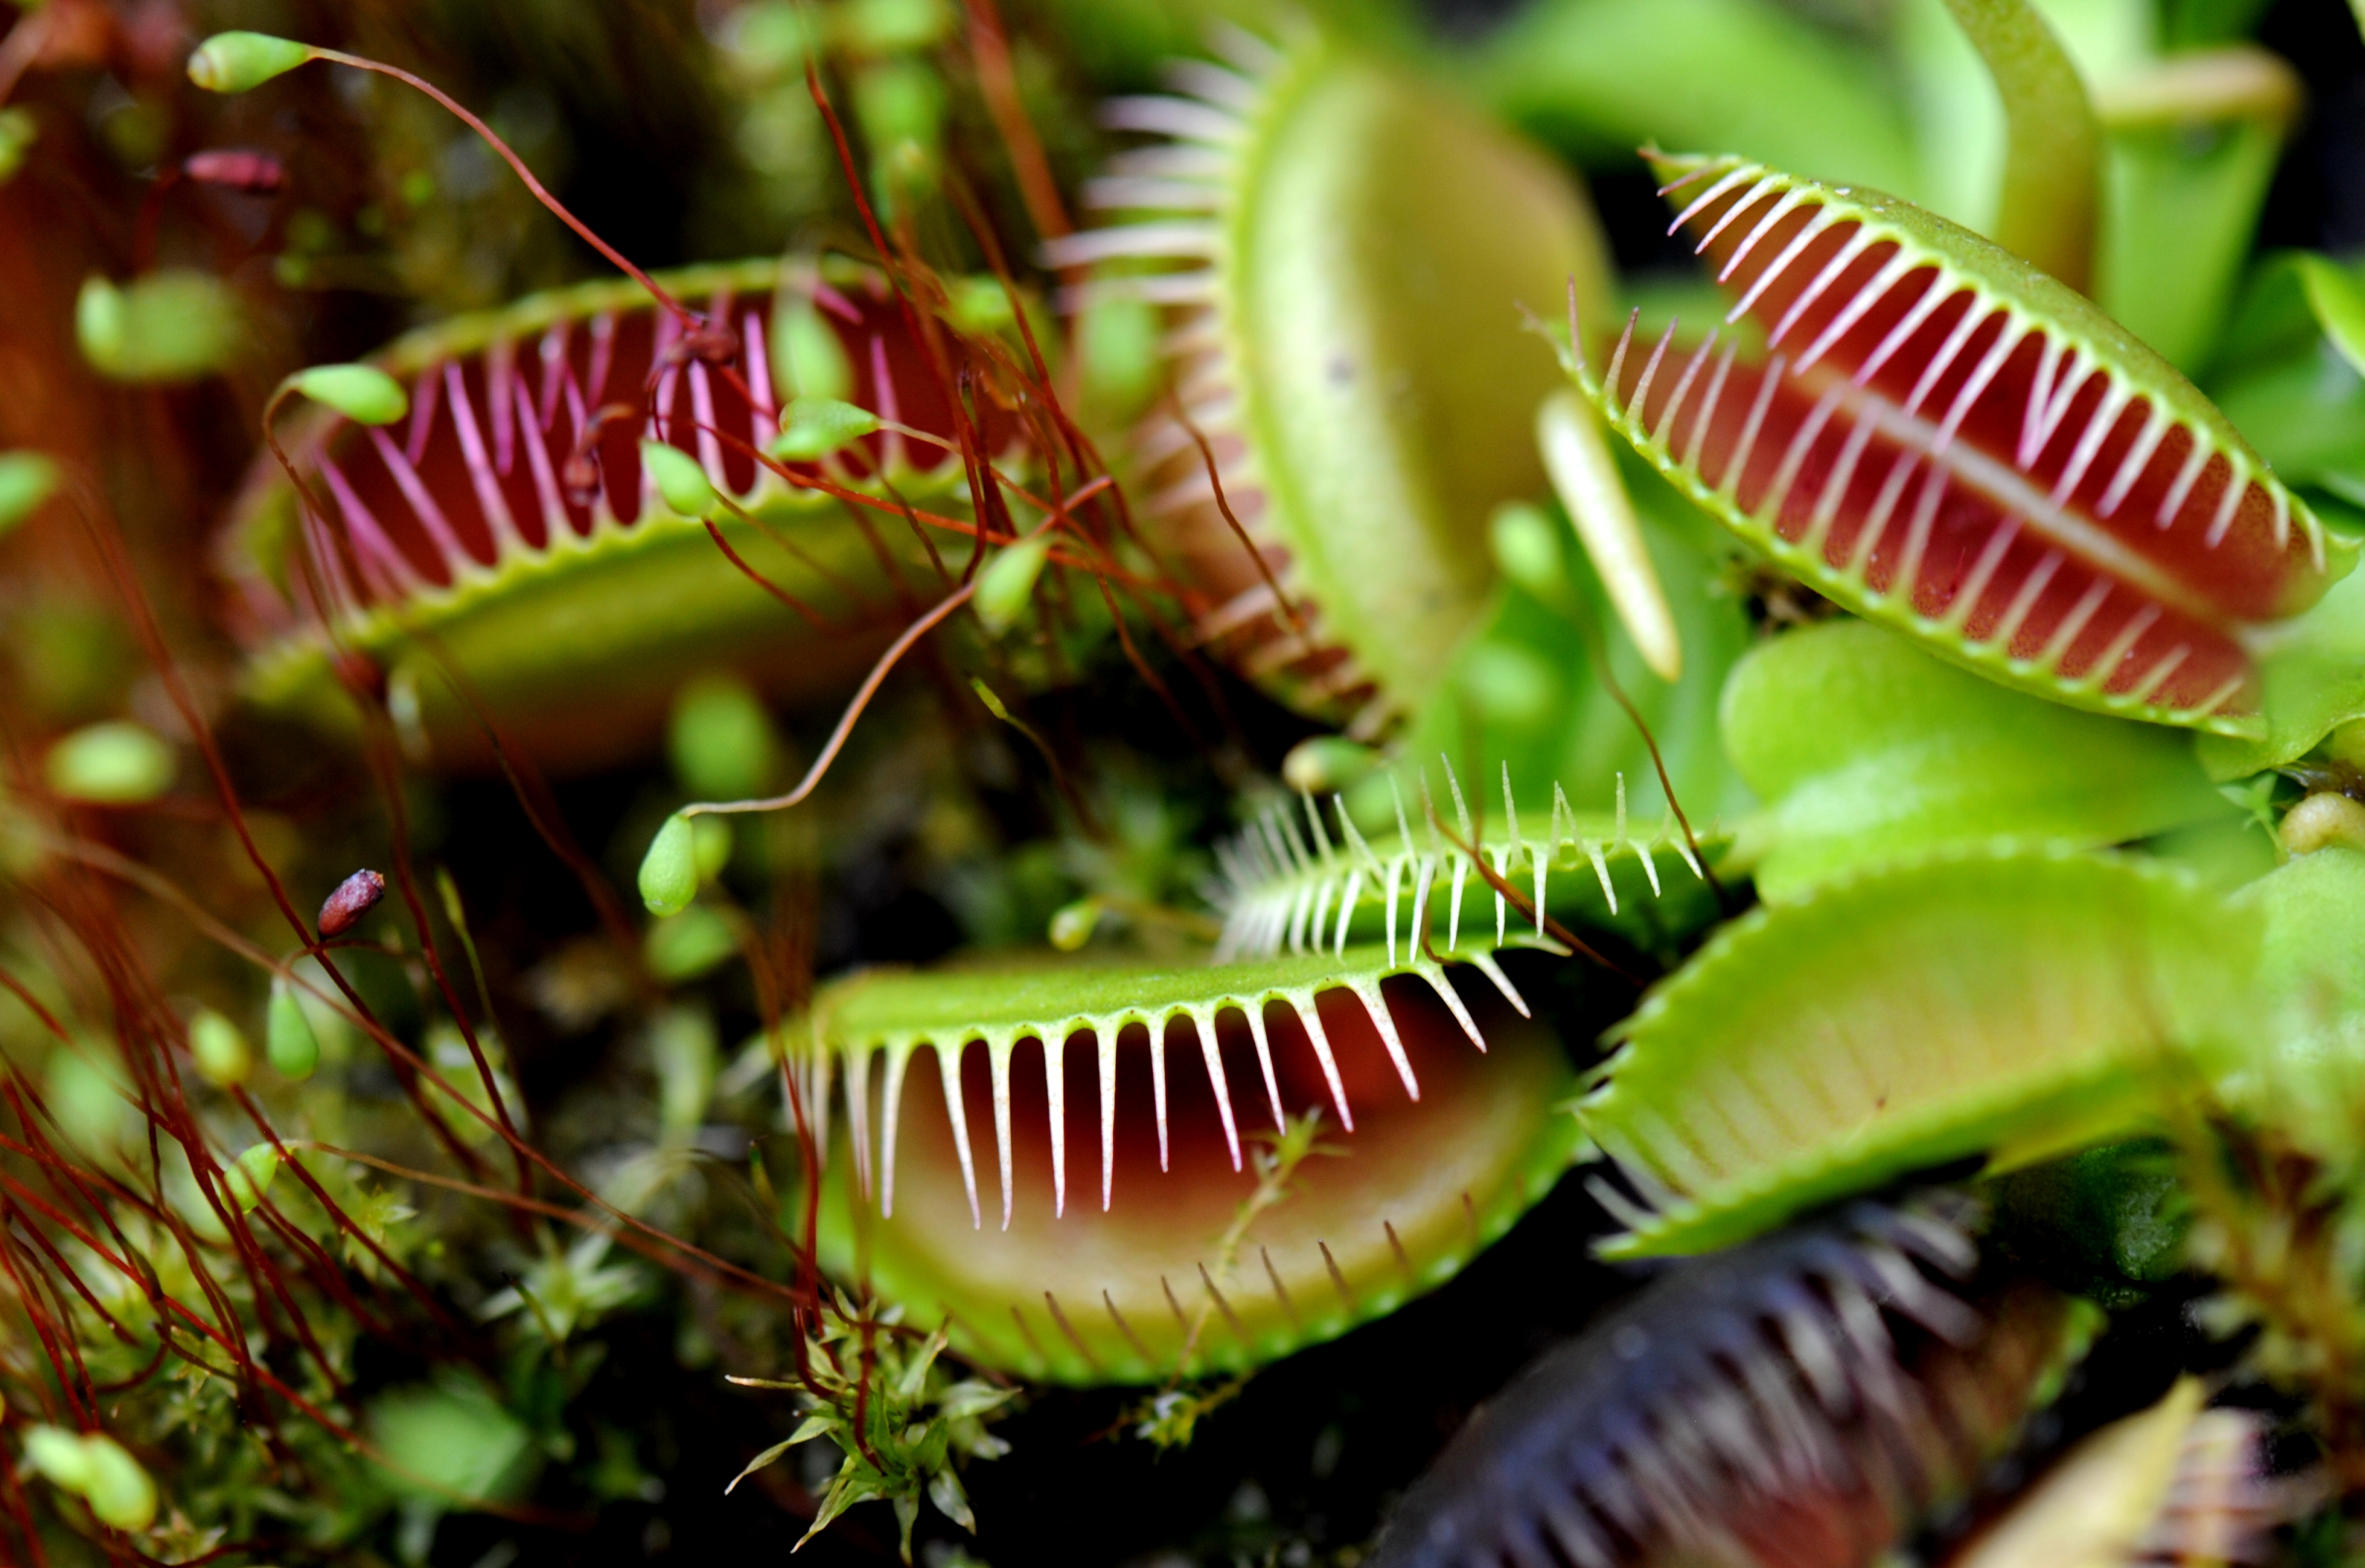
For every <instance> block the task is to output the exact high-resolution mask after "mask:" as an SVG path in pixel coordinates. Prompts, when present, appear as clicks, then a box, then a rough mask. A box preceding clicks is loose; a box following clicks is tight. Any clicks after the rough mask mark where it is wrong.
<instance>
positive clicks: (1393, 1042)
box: [1347, 980, 1420, 1103]
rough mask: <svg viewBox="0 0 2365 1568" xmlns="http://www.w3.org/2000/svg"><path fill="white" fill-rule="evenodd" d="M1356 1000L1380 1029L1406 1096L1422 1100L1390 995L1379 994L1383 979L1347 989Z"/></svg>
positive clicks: (1374, 1025)
mask: <svg viewBox="0 0 2365 1568" xmlns="http://www.w3.org/2000/svg"><path fill="white" fill-rule="evenodd" d="M1347 989H1348V990H1349V991H1352V992H1353V993H1354V996H1355V1000H1356V1001H1358V1002H1362V1004H1363V1011H1364V1012H1365V1013H1366V1014H1369V1015H1370V1016H1371V1020H1372V1027H1373V1028H1374V1029H1377V1030H1378V1031H1379V1032H1380V1044H1381V1045H1383V1046H1384V1047H1387V1053H1388V1060H1389V1061H1390V1062H1392V1063H1394V1064H1395V1070H1396V1076H1397V1077H1398V1078H1400V1079H1402V1080H1404V1086H1405V1095H1406V1097H1407V1099H1410V1100H1412V1101H1414V1102H1415V1103H1418V1101H1419V1099H1420V1080H1419V1079H1418V1078H1416V1077H1414V1076H1413V1070H1412V1061H1411V1058H1407V1056H1406V1055H1405V1048H1404V1039H1403V1037H1402V1036H1399V1035H1398V1034H1397V1033H1396V1021H1395V1017H1394V1016H1393V1015H1392V1014H1390V1013H1389V1012H1388V1002H1387V998H1386V997H1384V996H1383V995H1381V994H1380V982H1379V981H1377V980H1358V981H1356V982H1355V983H1354V984H1352V985H1350V986H1349V987H1348V988H1347Z"/></svg>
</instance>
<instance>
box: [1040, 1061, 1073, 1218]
mask: <svg viewBox="0 0 2365 1568" xmlns="http://www.w3.org/2000/svg"><path fill="white" fill-rule="evenodd" d="M1043 1092H1044V1098H1045V1099H1046V1100H1047V1101H1048V1103H1049V1107H1050V1117H1051V1214H1052V1217H1053V1218H1055V1219H1064V1218H1066V1217H1067V1214H1068V1032H1067V1031H1066V1030H1065V1029H1046V1030H1045V1031H1044V1032H1043Z"/></svg>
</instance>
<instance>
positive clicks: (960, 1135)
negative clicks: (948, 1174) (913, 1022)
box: [935, 1046, 985, 1230]
mask: <svg viewBox="0 0 2365 1568" xmlns="http://www.w3.org/2000/svg"><path fill="white" fill-rule="evenodd" d="M935 1048H936V1071H937V1074H938V1076H940V1077H941V1078H942V1079H943V1080H944V1085H945V1114H946V1117H947V1119H948V1120H949V1121H950V1122H951V1123H952V1127H953V1148H954V1149H955V1151H957V1152H958V1154H959V1155H960V1168H961V1185H962V1186H963V1187H964V1188H966V1189H967V1190H968V1192H969V1223H970V1229H972V1230H983V1229H984V1228H985V1215H984V1214H983V1212H982V1211H981V1210H980V1209H979V1208H978V1206H977V1162H976V1161H975V1160H974V1159H971V1158H970V1151H969V1110H968V1108H967V1107H966V1106H965V1105H963V1104H962V1103H961V1081H960V1078H961V1075H960V1052H959V1051H958V1050H950V1051H948V1050H946V1049H945V1048H944V1047H941V1046H939V1047H935Z"/></svg>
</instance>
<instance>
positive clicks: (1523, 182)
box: [1051, 34, 1608, 738]
mask: <svg viewBox="0 0 2365 1568" xmlns="http://www.w3.org/2000/svg"><path fill="white" fill-rule="evenodd" d="M1229 47H1230V50H1231V53H1230V57H1229V58H1227V59H1226V60H1225V61H1224V62H1221V63H1220V64H1218V63H1213V62H1193V63H1190V64H1188V65H1184V66H1179V67H1177V68H1176V71H1175V73H1174V76H1173V80H1174V82H1175V84H1176V86H1177V89H1178V91H1177V92H1176V94H1175V95H1171V96H1161V97H1151V98H1141V99H1127V100H1120V101H1119V102H1118V103H1116V104H1115V105H1113V106H1110V108H1109V109H1108V110H1107V118H1108V119H1109V123H1111V124H1112V125H1114V126H1115V127H1117V128H1119V129H1128V130H1138V131H1141V132H1145V133H1149V134H1150V135H1153V136H1157V137H1160V138H1163V139H1165V140H1161V141H1158V142H1153V143H1150V144H1149V145H1146V146H1144V147H1141V148H1139V149H1138V150H1136V151H1131V152H1128V153H1126V154H1123V155H1121V156H1120V158H1119V159H1118V161H1117V162H1115V164H1114V165H1113V166H1112V167H1111V170H1110V172H1109V174H1107V175H1106V176H1105V177H1104V179H1103V180H1102V181H1101V182H1099V183H1098V184H1096V185H1094V186H1093V187H1092V189H1091V191H1090V192H1089V193H1088V194H1089V197H1090V199H1091V201H1092V202H1093V205H1094V206H1096V207H1103V208H1104V209H1107V210H1111V211H1114V212H1119V213H1123V214H1126V215H1128V216H1129V218H1130V221H1128V222H1126V223H1123V224H1119V225H1117V226H1115V227H1110V228H1105V229H1100V230H1091V231H1088V232H1086V233H1082V234H1079V235H1076V236H1073V237H1071V238H1070V239H1067V240H1063V241H1058V242H1057V243H1055V244H1054V245H1053V247H1052V248H1051V259H1052V260H1053V261H1054V262H1055V263H1058V264H1062V265H1073V266H1081V265H1087V264H1093V263H1119V262H1125V263H1132V262H1136V261H1144V262H1149V263H1160V262H1166V261H1169V260H1172V261H1180V262H1183V263H1187V264H1186V266H1185V267H1184V268H1183V269H1182V270H1166V271H1157V272H1148V273H1138V272H1129V271H1128V272H1115V271H1111V272H1107V273H1104V274H1102V275H1100V276H1098V277H1096V278H1095V280H1094V281H1093V282H1092V283H1091V284H1089V285H1087V287H1088V288H1090V289H1091V290H1093V291H1095V292H1097V293H1105V294H1111V295H1121V296H1130V297H1138V298H1141V299H1144V300H1148V301H1149V302H1151V303H1154V304H1158V305H1160V306H1166V307H1171V310H1172V313H1173V316H1174V321H1173V324H1172V326H1171V329H1170V333H1169V337H1168V340H1167V353H1168V355H1169V358H1170V362H1171V366H1172V370H1173V375H1174V379H1175V389H1174V394H1173V402H1172V405H1171V407H1170V409H1168V411H1167V412H1166V413H1164V414H1162V415H1160V416H1158V417H1155V418H1154V419H1153V420H1152V423H1151V425H1150V427H1149V430H1148V431H1145V433H1144V434H1143V436H1142V437H1141V438H1140V441H1139V442H1138V462H1139V464H1140V465H1142V467H1143V470H1144V473H1145V476H1146V478H1147V482H1148V485H1149V493H1148V495H1147V497H1146V498H1145V499H1144V501H1143V502H1142V505H1141V510H1142V512H1143V514H1144V517H1145V519H1146V520H1147V521H1149V523H1151V524H1152V525H1153V526H1154V528H1155V530H1156V532H1157V534H1158V536H1159V537H1160V539H1161V540H1163V541H1164V542H1165V543H1166V546H1167V547H1168V548H1170V549H1171V551H1173V552H1174V553H1175V554H1177V556H1178V557H1179V559H1180V561H1181V563H1182V565H1183V567H1184V569H1185V571H1186V573H1187V575H1188V576H1189V577H1190V579H1191V581H1192V583H1193V585H1194V588H1196V590H1197V592H1198V593H1199V594H1200V596H1201V602H1202V603H1203V604H1204V607H1205V608H1204V610H1203V611H1202V612H1201V614H1200V616H1199V622H1198V628H1197V632H1198V635H1199V636H1200V637H1201V638H1202V639H1204V640H1205V641H1207V642H1209V643H1211V644H1214V645H1216V647H1217V648H1219V649H1220V650H1222V651H1224V652H1225V654H1226V655H1227V657H1229V658H1230V659H1232V660H1233V661H1234V662H1236V663H1237V664H1238V665H1239V667H1240V668H1241V669H1242V670H1243V671H1244V672H1245V673H1247V674H1248V675H1249V676H1250V678H1254V679H1257V680H1260V681H1261V682H1264V683H1265V684H1267V685H1269V686H1271V687H1272V689H1275V690H1276V691H1277V692H1279V693H1281V694H1282V695H1283V697H1284V699H1285V700H1290V701H1292V702H1294V703H1296V704H1298V705H1300V706H1303V707H1305V708H1306V709H1307V710H1308V711H1314V712H1317V713H1322V714H1326V715H1335V716H1338V717H1340V718H1343V719H1344V720H1345V721H1346V722H1347V723H1348V726H1349V728H1350V730H1351V733H1352V734H1355V735H1356V736H1358V737H1359V738H1370V737H1373V736H1375V735H1377V734H1380V733H1381V732H1382V731H1384V730H1385V729H1386V728H1388V727H1390V726H1391V724H1392V723H1393V722H1395V720H1396V719H1397V717H1398V716H1399V715H1401V714H1402V713H1403V712H1404V711H1406V710H1407V708H1409V707H1410V706H1411V705H1413V704H1415V703H1417V702H1418V700H1420V699H1421V698H1422V697H1424V696H1425V695H1427V694H1428V693H1429V691H1430V690H1431V689H1434V687H1435V685H1436V681H1437V677H1438V673H1439V670H1440V666H1441V662H1442V660H1443V658H1444V657H1445V656H1446V655H1448V654H1449V653H1450V652H1451V650H1452V647H1453V646H1454V644H1456V643H1457V642H1458V641H1459V640H1460V639H1461V637H1462V636H1463V634H1464V633H1466V632H1467V631H1468V630H1469V628H1470V626H1471V625H1472V624H1473V622H1474V620H1475V619H1476V617H1477V614H1478V612H1479V609H1480V606H1481V604H1482V603H1483V600H1484V598H1485V592H1486V589H1487V587H1488V579H1489V577H1491V572H1490V570H1489V566H1488V563H1487V562H1486V561H1485V558H1484V557H1483V556H1479V555H1474V554H1473V553H1472V552H1470V551H1469V550H1468V549H1467V548H1466V547H1465V544H1466V541H1467V539H1468V537H1469V536H1470V533H1471V532H1473V531H1474V529H1476V528H1477V527H1478V526H1480V525H1482V524H1483V522H1484V520H1485V515H1486V513H1487V512H1488V511H1490V510H1492V509H1493V507H1494V506H1495V505H1496V504H1497V503H1499V502H1502V501H1505V500H1511V499H1517V498H1520V497H1522V496H1524V495H1526V494H1527V493H1528V492H1530V491H1531V490H1533V489H1535V488H1536V487H1538V485H1539V482H1540V481H1541V478H1542V472H1541V463H1540V462H1539V460H1538V457H1537V454H1536V451H1535V447H1534V443H1533V437H1532V434H1531V428H1532V420H1533V419H1534V415H1535V409H1536V408H1537V405H1538V404H1540V403H1541V402H1542V400H1543V398H1545V396H1546V394H1547V393H1548V392H1549V391H1550V390H1551V386H1550V378H1549V376H1548V375H1545V376H1540V375H1538V374H1537V372H1538V370H1539V368H1540V366H1539V364H1538V361H1537V357H1536V356H1535V355H1534V354H1533V353H1531V352H1530V350H1529V349H1528V347H1527V346H1526V344H1525V343H1524V342H1523V340H1522V336H1521V334H1520V332H1519V328H1518V317H1517V313H1516V309H1517V306H1518V305H1519V303H1520V302H1521V301H1527V302H1530V304H1531V306H1532V307H1534V308H1541V307H1542V306H1543V305H1544V304H1545V303H1546V302H1549V301H1552V300H1557V299H1559V298H1561V297H1563V295H1564V292H1565V291H1566V290H1567V289H1568V287H1569V286H1570V279H1571V278H1572V277H1574V278H1575V279H1576V280H1578V285H1579V286H1580V287H1581V288H1582V290H1583V291H1584V293H1585V294H1586V297H1587V299H1588V301H1598V300H1601V299H1603V298H1605V297H1606V296H1607V291H1608V277H1607V273H1608V264H1607V261H1606V259H1605V257H1604V254H1603V251H1602V247H1601V241H1600V240H1599V237H1598V235H1597V233H1596V231H1595V230H1594V228H1593V220H1592V217H1591V214H1590V212H1589V211H1588V210H1587V208H1586V205H1585V200H1584V197H1583V196H1582V194H1581V193H1580V192H1579V191H1578V190H1577V189H1576V188H1575V186H1574V185H1571V184H1569V183H1568V182H1567V181H1566V179H1565V178H1564V176H1563V175H1561V174H1559V173H1558V172H1557V171H1555V170H1553V169H1552V167H1551V166H1550V165H1549V164H1548V163H1546V162H1544V161H1543V160H1542V159H1541V157H1540V156H1538V155H1537V154H1536V153H1535V152H1534V151H1532V150H1530V149H1529V148H1527V147H1524V146H1522V145H1521V144H1519V142H1518V141H1516V140H1511V139H1508V138H1507V137H1505V136H1504V135H1503V134H1502V133H1501V132H1500V131H1498V130H1496V129H1494V128H1493V127H1491V126H1489V125H1487V124H1486V123H1485V122H1484V121H1483V120H1481V119H1478V118H1475V117H1474V116H1472V115H1470V114H1469V113H1468V112H1467V111H1465V110H1463V108H1462V107H1461V106H1458V105H1456V104H1454V103H1453V102H1452V101H1451V100H1450V99H1448V98H1445V97H1443V96H1441V95H1439V94H1438V93H1437V91H1436V90H1435V89H1433V88H1430V87H1429V86H1427V85H1425V84H1420V83H1418V82H1417V81H1415V80H1412V79H1410V78H1408V77H1407V76H1405V75H1403V74H1402V73H1400V72H1398V71H1397V70H1396V69H1395V68H1394V67H1392V66H1388V65H1384V64H1381V63H1378V62H1373V61H1369V60H1365V59H1362V58H1359V57H1357V56H1356V55H1355V54H1354V53H1353V52H1352V51H1351V50H1349V49H1346V48H1344V47H1342V46H1340V45H1339V44H1337V43H1335V42H1331V41H1328V40H1325V39H1320V38H1318V37H1315V36H1312V35H1308V36H1306V37H1303V38H1297V39H1289V40H1286V41H1284V42H1283V43H1281V44H1280V45H1278V46H1275V45H1273V44H1269V43H1266V42H1263V41H1261V40H1258V39H1250V38H1248V37H1247V36H1245V35H1240V34H1234V35H1231V41H1230V45H1229ZM1341 235H1346V236H1362V237H1366V238H1367V240H1368V241H1369V243H1357V244H1354V245H1350V246H1340V245H1338V244H1336V243H1335V242H1334V240H1333V237H1334V236H1341ZM1383 235H1384V236H1385V239H1384V242H1383V241H1381V240H1380V239H1379V237H1380V236H1383Z"/></svg>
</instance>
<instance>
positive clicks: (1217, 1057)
mask: <svg viewBox="0 0 2365 1568" xmlns="http://www.w3.org/2000/svg"><path fill="white" fill-rule="evenodd" d="M1183 1016H1184V1017H1187V1018H1189V1019H1190V1020H1191V1026H1192V1027H1193V1028H1194V1029H1195V1030H1197V1031H1198V1034H1199V1055H1200V1057H1201V1058H1202V1059H1203V1060H1205V1062H1206V1064H1207V1086H1208V1087H1209V1088H1210V1089H1212V1090H1214V1091H1215V1092H1216V1111H1217V1112H1218V1113H1220V1114H1222V1116H1223V1118H1224V1145H1225V1147H1226V1148H1228V1149H1230V1150H1231V1155H1232V1169H1233V1170H1239V1169H1240V1131H1239V1126H1238V1125H1237V1124H1236V1123H1235V1122H1234V1121H1233V1119H1232V1091H1231V1086H1230V1085H1229V1084H1228V1083H1227V1082H1226V1081H1224V1053H1223V1051H1222V1049H1221V1048H1220V1047H1218V1046H1217V1045H1216V1010H1215V1009H1214V1008H1212V1007H1204V1008H1194V1009H1192V1010H1190V1011H1189V1012H1187V1013H1185V1014H1183Z"/></svg>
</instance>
